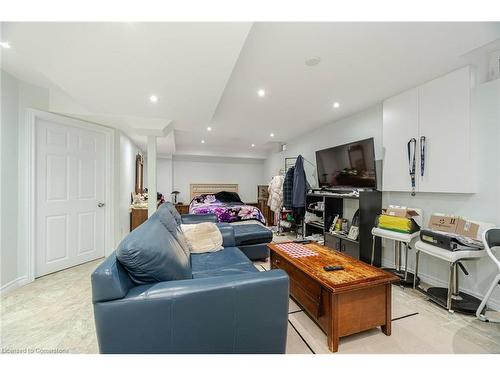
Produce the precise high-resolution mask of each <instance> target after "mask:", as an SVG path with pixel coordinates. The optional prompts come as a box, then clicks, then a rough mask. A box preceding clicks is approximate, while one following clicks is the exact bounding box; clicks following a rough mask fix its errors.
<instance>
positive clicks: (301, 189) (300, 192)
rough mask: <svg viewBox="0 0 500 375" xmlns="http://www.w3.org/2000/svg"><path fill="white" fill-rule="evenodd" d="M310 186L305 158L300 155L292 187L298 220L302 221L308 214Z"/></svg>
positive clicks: (294, 212) (293, 206) (293, 204)
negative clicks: (305, 168)
mask: <svg viewBox="0 0 500 375" xmlns="http://www.w3.org/2000/svg"><path fill="white" fill-rule="evenodd" d="M308 185H309V184H308V183H307V179H306V172H305V170H304V158H303V157H302V155H299V156H298V157H297V161H296V162H295V171H294V174H293V187H292V210H293V215H294V217H295V218H296V220H297V219H298V218H300V219H302V218H303V217H304V214H305V212H306V194H307V190H308V188H309V186H308ZM297 221H300V220H297Z"/></svg>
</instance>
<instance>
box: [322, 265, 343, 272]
mask: <svg viewBox="0 0 500 375" xmlns="http://www.w3.org/2000/svg"><path fill="white" fill-rule="evenodd" d="M323 269H324V270H325V271H328V272H330V271H340V270H343V269H344V267H342V266H325V267H323Z"/></svg>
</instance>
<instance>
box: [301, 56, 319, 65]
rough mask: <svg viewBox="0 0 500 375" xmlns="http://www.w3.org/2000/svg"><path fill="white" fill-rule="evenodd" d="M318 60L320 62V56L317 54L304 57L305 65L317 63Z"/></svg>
mask: <svg viewBox="0 0 500 375" xmlns="http://www.w3.org/2000/svg"><path fill="white" fill-rule="evenodd" d="M320 62H321V57H319V56H311V57H308V58H306V61H305V63H306V65H307V66H314V65H318V64H319V63H320Z"/></svg>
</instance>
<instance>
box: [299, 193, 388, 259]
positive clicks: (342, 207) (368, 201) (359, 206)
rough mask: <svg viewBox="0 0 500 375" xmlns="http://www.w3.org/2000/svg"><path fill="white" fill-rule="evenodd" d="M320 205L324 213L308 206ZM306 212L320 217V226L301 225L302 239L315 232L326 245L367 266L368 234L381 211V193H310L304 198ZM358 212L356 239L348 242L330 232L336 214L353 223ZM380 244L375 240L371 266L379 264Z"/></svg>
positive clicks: (370, 240) (314, 224)
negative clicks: (319, 203) (355, 213)
mask: <svg viewBox="0 0 500 375" xmlns="http://www.w3.org/2000/svg"><path fill="white" fill-rule="evenodd" d="M318 202H323V207H324V208H323V210H322V211H320V210H314V209H310V208H309V206H310V204H311V203H318ZM306 210H307V211H309V212H311V213H314V214H315V215H317V216H319V217H321V218H322V224H323V225H318V223H317V222H311V223H304V228H303V233H304V236H310V235H312V234H314V233H319V234H322V235H323V237H324V239H325V246H327V247H329V248H331V249H334V250H338V251H340V252H343V253H345V254H347V255H350V256H352V257H354V258H357V259H360V260H362V261H363V262H365V263H368V264H370V262H371V254H372V241H373V237H372V234H371V230H372V228H373V227H374V226H375V221H376V218H377V215H379V214H380V213H381V211H382V193H381V192H380V191H377V190H360V191H357V190H352V189H351V190H341V191H340V192H338V193H337V192H335V193H334V192H330V191H325V190H323V191H318V189H314V190H312V192H311V193H309V194H307V196H306ZM356 210H359V234H358V238H357V239H356V240H353V239H350V238H348V237H347V235H345V234H342V233H337V232H334V233H330V232H329V230H330V226H331V225H332V222H333V220H334V218H335V216H336V215H338V216H339V217H340V218H342V217H343V218H346V219H348V220H349V225H351V224H352V216H353V215H354V212H355V211H356ZM380 248H381V241H380V238H376V239H375V259H374V263H373V264H374V265H375V266H380V264H381V251H380Z"/></svg>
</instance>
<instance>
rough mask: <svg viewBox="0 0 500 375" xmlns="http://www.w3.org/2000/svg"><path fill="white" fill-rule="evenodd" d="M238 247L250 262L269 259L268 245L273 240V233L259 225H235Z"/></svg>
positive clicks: (235, 237)
mask: <svg viewBox="0 0 500 375" xmlns="http://www.w3.org/2000/svg"><path fill="white" fill-rule="evenodd" d="M232 227H233V229H234V240H235V242H236V246H237V247H238V248H239V249H240V250H241V251H243V252H244V253H245V255H246V256H247V257H248V258H249V259H250V260H258V259H266V258H267V257H269V249H268V248H267V244H268V243H270V242H271V241H272V240H273V232H272V231H271V230H269V229H267V228H265V227H263V226H262V225H259V224H244V225H233V226H232Z"/></svg>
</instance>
